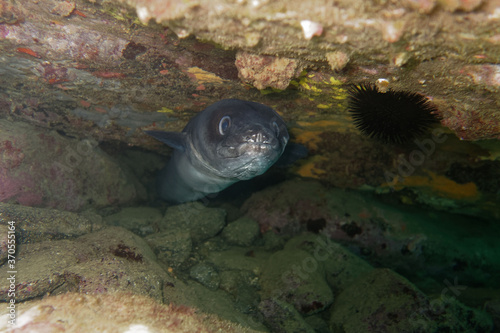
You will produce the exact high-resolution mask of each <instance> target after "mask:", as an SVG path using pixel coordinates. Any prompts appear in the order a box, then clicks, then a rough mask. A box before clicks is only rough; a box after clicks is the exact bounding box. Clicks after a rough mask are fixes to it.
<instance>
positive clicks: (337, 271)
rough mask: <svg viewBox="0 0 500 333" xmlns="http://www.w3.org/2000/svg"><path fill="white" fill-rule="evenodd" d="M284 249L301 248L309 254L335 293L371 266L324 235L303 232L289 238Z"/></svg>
mask: <svg viewBox="0 0 500 333" xmlns="http://www.w3.org/2000/svg"><path fill="white" fill-rule="evenodd" d="M285 250H302V251H305V252H307V253H309V254H310V255H311V257H313V258H314V259H315V260H316V261H317V262H318V264H319V265H321V266H322V268H323V269H324V271H325V277H326V282H327V283H328V285H329V286H330V288H331V289H332V290H334V291H335V293H336V294H338V293H339V292H341V291H342V290H344V289H345V288H347V287H348V286H349V285H350V284H351V283H352V282H353V281H354V280H355V279H356V278H358V277H360V276H362V275H364V274H367V273H368V272H370V271H371V270H372V269H373V267H372V266H371V265H370V264H368V263H367V262H366V261H365V260H363V259H361V258H360V257H358V256H356V255H355V254H354V253H352V252H350V251H349V250H347V249H346V248H345V247H343V246H342V245H340V244H338V243H336V242H333V241H332V240H330V239H328V238H327V237H325V236H324V235H316V234H312V233H305V234H302V235H299V236H296V237H294V238H292V239H290V240H289V241H288V242H287V243H286V245H285Z"/></svg>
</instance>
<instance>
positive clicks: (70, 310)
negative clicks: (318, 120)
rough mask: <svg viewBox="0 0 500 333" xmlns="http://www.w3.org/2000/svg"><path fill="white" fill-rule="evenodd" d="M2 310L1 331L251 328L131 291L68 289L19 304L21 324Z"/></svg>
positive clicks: (233, 332) (179, 332)
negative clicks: (10, 321) (10, 320)
mask: <svg viewBox="0 0 500 333" xmlns="http://www.w3.org/2000/svg"><path fill="white" fill-rule="evenodd" d="M4 308H5V309H7V308H6V307H3V309H2V310H1V312H0V313H1V314H2V315H1V316H0V319H1V320H0V330H1V331H2V332H12V333H14V332H137V333H138V332H159V333H161V332H165V333H167V332H168V333H191V332H194V331H196V332H199V333H210V332H226V333H252V332H257V331H254V330H252V329H249V328H246V327H243V326H240V325H238V324H236V323H234V322H230V321H227V320H224V319H221V318H220V317H218V316H215V315H207V314H204V313H200V312H198V311H197V310H196V309H195V308H190V307H187V306H176V305H171V304H170V305H164V304H160V303H158V302H157V301H155V300H153V299H151V298H148V297H144V296H140V295H134V294H130V293H110V294H98V295H87V294H77V293H67V294H64V295H58V296H50V297H47V298H44V299H43V300H39V301H32V302H26V303H25V304H21V305H18V313H17V315H18V318H17V325H15V326H13V327H9V326H7V325H8V320H7V312H6V311H5V309H4Z"/></svg>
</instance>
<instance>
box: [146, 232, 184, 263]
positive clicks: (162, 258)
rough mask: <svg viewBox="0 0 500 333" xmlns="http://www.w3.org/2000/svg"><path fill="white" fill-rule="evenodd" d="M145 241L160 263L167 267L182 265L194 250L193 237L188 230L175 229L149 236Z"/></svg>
mask: <svg viewBox="0 0 500 333" xmlns="http://www.w3.org/2000/svg"><path fill="white" fill-rule="evenodd" d="M144 240H145V241H146V242H147V243H148V244H149V246H151V248H152V249H153V251H154V252H155V254H156V256H157V257H158V261H159V262H161V263H163V264H164V265H166V266H167V267H177V266H179V265H181V264H182V263H183V262H184V261H186V259H187V258H189V255H190V254H191V250H192V248H193V242H192V241H191V235H190V234H189V231H188V230H179V229H173V230H169V231H164V232H160V233H156V234H152V235H149V236H148V237H146V238H144Z"/></svg>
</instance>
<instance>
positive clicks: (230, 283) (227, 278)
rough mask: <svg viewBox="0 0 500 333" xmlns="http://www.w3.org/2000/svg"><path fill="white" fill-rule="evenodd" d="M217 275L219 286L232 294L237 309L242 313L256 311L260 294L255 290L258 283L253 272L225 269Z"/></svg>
mask: <svg viewBox="0 0 500 333" xmlns="http://www.w3.org/2000/svg"><path fill="white" fill-rule="evenodd" d="M219 276H220V285H219V288H220V289H221V290H224V291H225V292H227V293H228V294H229V295H231V296H232V298H233V300H234V306H235V308H236V309H237V310H238V311H241V312H243V313H252V312H255V311H256V306H257V305H258V304H259V302H260V295H259V293H258V292H257V290H258V288H259V285H258V282H257V280H258V279H257V276H256V274H255V273H253V272H251V271H245V270H226V271H222V272H220V273H219Z"/></svg>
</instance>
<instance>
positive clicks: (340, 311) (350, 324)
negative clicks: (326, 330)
mask: <svg viewBox="0 0 500 333" xmlns="http://www.w3.org/2000/svg"><path fill="white" fill-rule="evenodd" d="M491 328H492V323H491V319H490V318H488V316H487V315H486V314H483V313H481V312H479V311H477V310H473V309H470V308H467V307H466V306H464V305H462V304H460V303H459V302H457V301H456V300H455V298H454V296H453V295H452V292H449V293H448V295H446V293H445V296H443V295H442V297H441V298H440V299H437V300H434V301H431V302H429V300H428V299H427V297H426V296H425V295H424V294H423V293H422V292H421V291H420V290H418V289H417V288H416V287H415V286H414V285H413V284H411V283H410V282H409V281H408V280H406V279H405V278H404V277H402V276H401V275H399V274H397V273H395V272H393V271H391V270H390V269H385V268H378V269H374V270H372V271H371V272H370V273H368V274H366V275H363V276H361V277H360V278H359V279H357V280H356V281H354V282H353V283H352V284H351V285H350V286H348V287H347V288H346V289H345V290H344V291H343V292H341V293H340V294H339V295H338V297H337V298H336V299H335V302H334V303H333V305H332V308H331V317H330V329H331V330H332V331H334V332H337V331H342V332H345V333H357V332H373V331H381V330H382V331H384V332H388V333H390V332H403V331H405V332H406V331H411V332H422V333H423V332H444V331H447V332H491Z"/></svg>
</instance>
